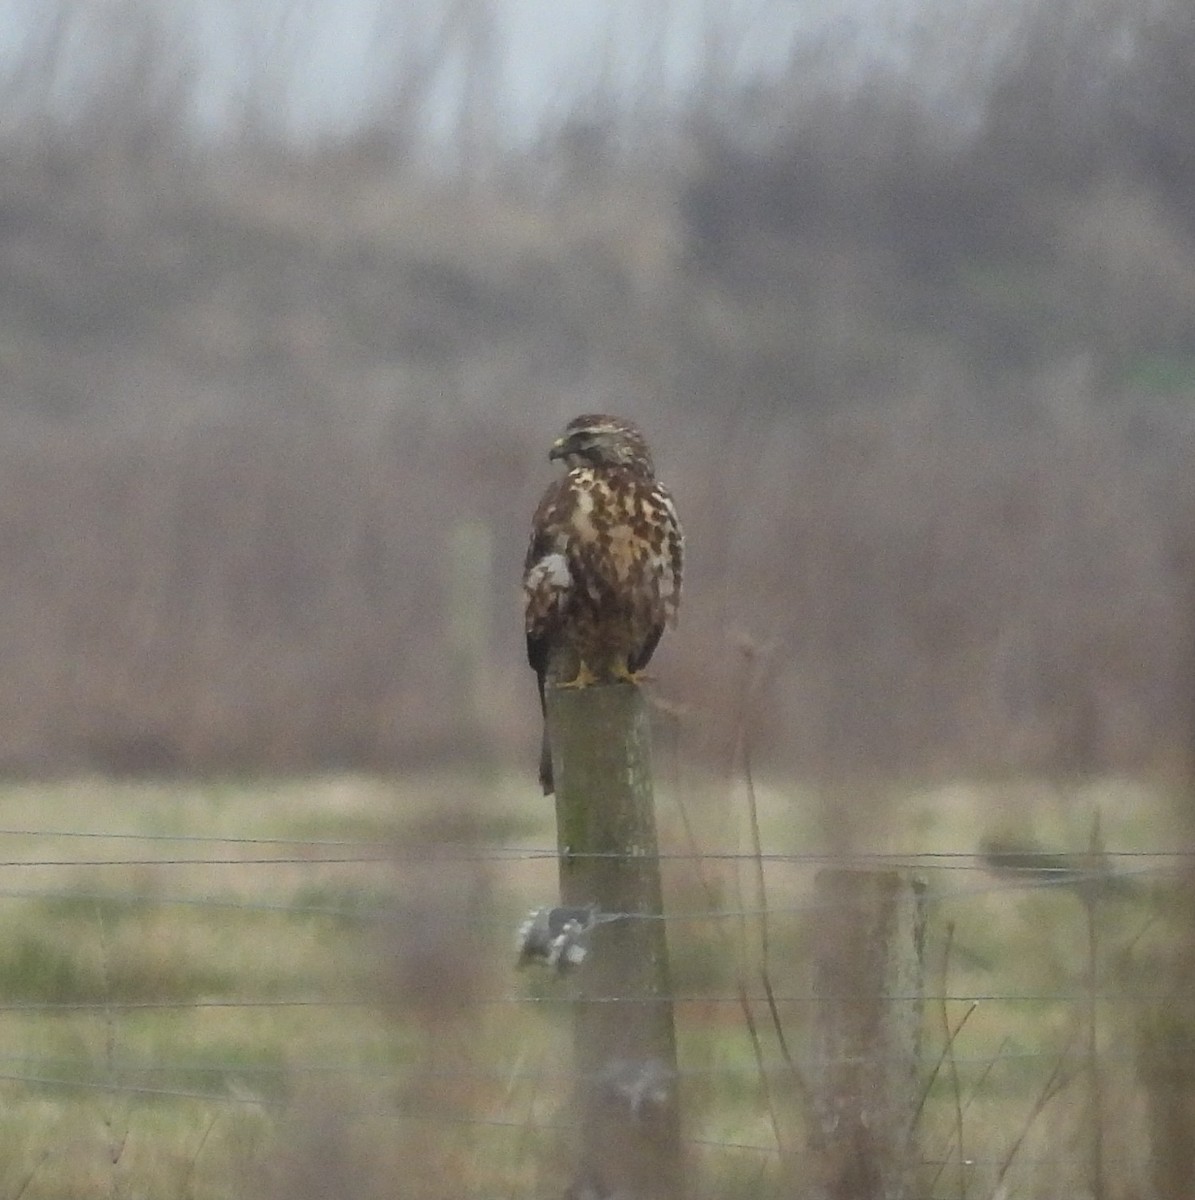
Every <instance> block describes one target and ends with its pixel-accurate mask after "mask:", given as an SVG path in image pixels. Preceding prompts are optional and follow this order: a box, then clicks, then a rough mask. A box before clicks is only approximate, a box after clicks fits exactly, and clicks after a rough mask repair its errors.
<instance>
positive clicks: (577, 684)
mask: <svg viewBox="0 0 1195 1200" xmlns="http://www.w3.org/2000/svg"><path fill="white" fill-rule="evenodd" d="M597 681H598V677H597V676H596V675H595V674H594V673H593V672H592V671H591V670H590V669H589V668H588V667H587V666H586V665H585V660H584V659H583V658H582V659H578V661H577V674H576V676H575V677H574V678H573V679H569V680H566V681H565V682H562V683H557V684H556V686H557V687H558V688H587V687H592V686H593V685H594V684H595V683H597Z"/></svg>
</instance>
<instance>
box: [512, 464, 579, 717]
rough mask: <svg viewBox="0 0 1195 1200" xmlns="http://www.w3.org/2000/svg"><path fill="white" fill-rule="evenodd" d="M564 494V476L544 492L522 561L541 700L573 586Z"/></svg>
mask: <svg viewBox="0 0 1195 1200" xmlns="http://www.w3.org/2000/svg"><path fill="white" fill-rule="evenodd" d="M567 493H568V477H567V476H566V477H565V478H564V479H560V480H557V482H555V483H553V484H552V485H551V486H549V488H548V489H547V491H546V492H544V494H543V498H542V499H541V500H540V502H539V507H538V508H537V509H536V510H535V516H534V517H533V518H532V521H531V543H530V545H529V546H528V547H527V557H526V558H525V559H524V561H523V615H524V629H525V632H526V635H527V661H528V662H529V663H530V664H531V666H532V668H533V669H534V671H535V673H536V674H537V675H538V676H539V677H540V696H541V699H542V695H543V675H544V672H545V671H546V670H547V667H548V657H549V654H550V651H551V645H552V641H553V639H554V638H555V637H556V636H557V635H558V634H559V632H560V625H561V621H562V620H563V617H564V612H565V609H566V608H567V605H568V598H569V593H570V591H571V588H572V582H573V581H572V572H571V569H570V565H569V560H568V542H569V530H568V524H567V513H568V509H569V507H570V505H569V504H568V495H567Z"/></svg>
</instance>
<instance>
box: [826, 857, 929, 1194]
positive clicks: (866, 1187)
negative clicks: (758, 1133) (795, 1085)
mask: <svg viewBox="0 0 1195 1200" xmlns="http://www.w3.org/2000/svg"><path fill="white" fill-rule="evenodd" d="M814 913H815V920H816V935H815V942H814V952H813V953H814V960H813V995H814V1002H815V1006H816V1007H815V1011H814V1021H813V1038H814V1047H813V1069H814V1076H813V1088H814V1100H815V1107H816V1117H817V1120H818V1122H819V1124H820V1126H821V1128H820V1130H819V1131H818V1132H819V1134H820V1146H819V1150H820V1152H819V1154H818V1155H817V1156H816V1158H817V1160H818V1161H819V1164H820V1171H819V1174H820V1175H821V1176H822V1178H821V1179H820V1180H818V1186H817V1187H816V1188H815V1194H817V1195H819V1196H820V1197H823V1198H824V1200H902V1197H905V1196H907V1195H908V1194H909V1191H908V1189H909V1183H910V1179H911V1174H912V1168H913V1166H914V1164H915V1159H916V1156H915V1153H914V1141H913V1128H912V1127H913V1122H914V1120H915V1118H916V1115H917V1104H918V1100H919V1096H920V1091H921V1082H920V1062H919V1060H920V1049H921V1019H922V1008H923V1005H922V986H923V974H924V973H923V942H924V935H925V885H924V883H923V882H922V881H921V880H918V879H915V878H911V877H910V876H909V875H907V874H905V873H904V872H901V871H854V870H847V869H842V868H827V869H826V870H823V871H819V872H818V875H817V879H816V881H815V884H814Z"/></svg>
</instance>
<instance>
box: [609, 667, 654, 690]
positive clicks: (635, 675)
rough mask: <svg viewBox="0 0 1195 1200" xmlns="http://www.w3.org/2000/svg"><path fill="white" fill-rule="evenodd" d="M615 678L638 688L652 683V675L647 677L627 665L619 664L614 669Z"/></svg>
mask: <svg viewBox="0 0 1195 1200" xmlns="http://www.w3.org/2000/svg"><path fill="white" fill-rule="evenodd" d="M614 678H615V679H617V680H619V681H620V682H622V683H633V684H634V685H635V686H636V687H638V686H639V685H640V684H641V683H650V682H651V676H650V675H646V674H644V673H643V672H642V671H632V670H631V668H630V667H628V666H627V665H626V663H619V664H618V666H616V667H615V668H614Z"/></svg>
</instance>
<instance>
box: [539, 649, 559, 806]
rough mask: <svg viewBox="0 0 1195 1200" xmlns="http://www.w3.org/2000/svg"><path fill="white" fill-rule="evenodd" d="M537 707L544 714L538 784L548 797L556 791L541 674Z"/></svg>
mask: <svg viewBox="0 0 1195 1200" xmlns="http://www.w3.org/2000/svg"><path fill="white" fill-rule="evenodd" d="M538 678H539V707H540V709H541V710H542V712H543V714H544V736H543V741H542V742H541V743H540V749H539V782H540V786H541V787H542V788H543V789H544V795H545V796H550V795H551V794H552V793H553V792H554V791H555V790H556V783H555V781H554V780H553V778H552V747H551V745H550V744H549V742H548V699H547V696H546V695H545V694H544V676H543V672H540V674H539V677H538Z"/></svg>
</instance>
